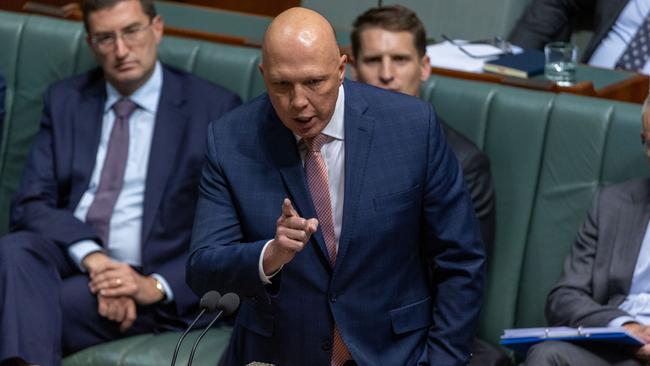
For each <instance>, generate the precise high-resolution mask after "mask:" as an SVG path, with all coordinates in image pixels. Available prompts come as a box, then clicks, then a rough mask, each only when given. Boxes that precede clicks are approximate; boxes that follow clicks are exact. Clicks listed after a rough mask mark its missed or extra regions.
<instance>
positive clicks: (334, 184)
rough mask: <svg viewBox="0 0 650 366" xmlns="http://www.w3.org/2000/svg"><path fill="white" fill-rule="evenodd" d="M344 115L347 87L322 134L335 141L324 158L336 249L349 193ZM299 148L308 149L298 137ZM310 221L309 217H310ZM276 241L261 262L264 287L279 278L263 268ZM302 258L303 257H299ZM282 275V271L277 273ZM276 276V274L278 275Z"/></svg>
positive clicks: (302, 155) (325, 148)
mask: <svg viewBox="0 0 650 366" xmlns="http://www.w3.org/2000/svg"><path fill="white" fill-rule="evenodd" d="M344 111H345V90H344V88H343V85H341V86H340V87H339V96H338V98H336V105H335V107H334V113H333V114H332V118H331V119H330V121H329V122H328V123H327V126H325V128H324V129H323V131H322V132H321V133H322V134H324V135H327V136H330V137H333V138H334V139H333V140H332V141H330V142H328V143H326V144H325V145H323V147H322V148H321V155H322V156H323V160H325V165H326V166H327V182H328V185H329V191H330V200H331V203H332V219H333V220H334V235H335V238H336V249H337V250H338V247H339V238H340V237H341V226H342V225H343V195H344V192H345V144H344V137H345V128H344V121H343V119H344V118H343V117H344V114H345V113H344ZM294 136H295V138H296V142H297V143H298V146H304V144H301V143H300V140H302V138H301V137H300V136H298V135H294ZM306 154H307V150H306V148H301V149H300V159H301V160H302V163H303V166H304V164H305V155H306ZM281 205H282V202H278V216H279V215H280V213H281V211H280V210H281V208H282V206H281ZM306 218H307V219H309V217H306ZM272 240H273V239H271V240H269V241H268V242H267V243H266V244H265V245H264V248H262V253H261V254H260V260H259V275H260V279H261V280H262V282H263V283H265V284H269V283H271V281H270V279H271V277H273V275H275V273H274V274H273V275H271V276H266V274H265V273H264V268H263V259H264V252H265V251H266V247H267V246H268V245H269V243H270V242H271V241H272ZM298 255H300V254H298ZM277 272H279V270H278V271H277ZM277 272H276V273H277Z"/></svg>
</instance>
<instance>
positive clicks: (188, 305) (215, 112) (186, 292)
mask: <svg viewBox="0 0 650 366" xmlns="http://www.w3.org/2000/svg"><path fill="white" fill-rule="evenodd" d="M208 92H209V93H210V94H209V95H212V94H214V95H218V96H219V97H218V98H217V99H213V101H212V104H211V105H210V106H211V115H210V118H211V119H218V118H219V117H221V116H222V115H224V114H225V113H226V112H228V111H230V110H232V109H234V108H236V107H238V106H240V105H241V99H240V98H239V96H237V95H236V94H231V93H227V94H225V93H221V94H217V93H214V92H213V91H212V90H209V91H208ZM226 98H227V99H226ZM206 103H207V102H206ZM184 244H185V245H188V242H187V241H185V242H184ZM188 256H189V250H188V249H187V247H186V250H185V252H184V255H182V256H178V257H175V258H170V259H169V260H168V261H166V262H165V263H162V264H161V265H160V266H159V267H158V268H155V269H154V271H155V272H156V273H158V274H159V275H160V276H162V277H163V278H164V279H165V281H167V283H168V285H169V286H170V287H171V289H172V292H173V294H174V301H173V304H174V305H175V306H176V313H177V314H187V313H191V312H192V311H193V310H194V309H196V297H195V296H194V295H193V294H192V290H191V288H190V287H189V286H188V282H187V281H186V279H185V266H186V263H187V259H188ZM204 292H205V291H203V292H197V294H199V295H201V294H203V293H204Z"/></svg>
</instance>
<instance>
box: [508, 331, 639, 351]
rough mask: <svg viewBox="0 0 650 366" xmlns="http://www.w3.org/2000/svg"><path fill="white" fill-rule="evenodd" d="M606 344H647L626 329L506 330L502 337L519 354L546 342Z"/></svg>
mask: <svg viewBox="0 0 650 366" xmlns="http://www.w3.org/2000/svg"><path fill="white" fill-rule="evenodd" d="M551 340H553V341H570V342H604V343H617V344H625V345H631V346H641V345H643V344H645V342H643V341H642V340H641V339H640V338H638V337H637V336H635V335H633V334H631V333H629V332H628V331H627V330H625V328H622V327H621V328H613V327H612V328H582V327H581V328H569V327H551V328H521V329H506V330H505V331H504V333H503V335H502V336H501V342H500V343H501V345H503V346H505V347H508V348H510V349H512V350H515V351H517V352H527V351H528V348H530V347H532V346H533V345H535V344H536V343H539V342H544V341H551Z"/></svg>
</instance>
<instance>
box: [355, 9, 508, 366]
mask: <svg viewBox="0 0 650 366" xmlns="http://www.w3.org/2000/svg"><path fill="white" fill-rule="evenodd" d="M425 39H426V33H425V30H424V25H423V24H422V22H421V21H420V19H419V18H418V17H417V15H416V14H415V13H414V12H413V11H411V10H410V9H408V8H405V7H403V6H400V5H393V6H385V7H378V8H372V9H369V10H367V11H366V12H364V13H363V14H361V15H360V16H359V17H357V19H356V20H355V22H354V28H353V31H352V55H353V58H352V62H351V63H352V66H353V74H354V75H356V77H357V79H358V80H359V81H363V82H365V83H368V84H371V85H374V86H377V87H380V88H384V89H390V90H393V91H397V92H401V93H405V94H409V95H413V96H419V94H420V83H421V82H422V81H425V80H427V78H428V77H429V75H430V74H431V66H430V63H429V57H428V56H427V55H426V50H425ZM441 125H442V128H443V130H444V132H445V136H446V137H447V142H448V143H449V146H450V147H451V149H452V150H453V151H454V153H455V154H456V156H457V157H458V160H459V162H460V164H461V166H462V168H463V176H464V178H465V183H466V185H467V188H468V189H469V191H470V195H471V197H472V203H473V206H474V212H475V213H476V217H477V218H478V220H479V223H480V225H481V237H482V238H483V242H484V243H485V246H486V253H487V255H488V257H489V255H490V254H491V252H492V248H493V244H494V226H495V207H494V205H495V198H494V188H493V186H492V175H491V174H490V163H489V160H488V158H487V156H486V155H485V154H484V153H483V152H482V151H481V150H479V149H478V148H477V147H476V145H474V143H473V142H472V141H470V140H469V139H468V138H467V137H465V136H463V135H462V134H460V133H459V132H458V131H456V130H454V129H453V128H451V127H450V126H449V125H447V124H446V123H444V121H442V120H441ZM472 352H473V353H474V356H473V357H472V361H471V365H484V366H486V365H509V364H510V360H509V358H508V357H507V356H506V355H505V354H504V353H503V352H501V351H499V350H498V349H496V348H495V347H494V346H492V345H490V344H488V343H486V342H484V341H482V340H479V339H475V342H474V347H473V349H472Z"/></svg>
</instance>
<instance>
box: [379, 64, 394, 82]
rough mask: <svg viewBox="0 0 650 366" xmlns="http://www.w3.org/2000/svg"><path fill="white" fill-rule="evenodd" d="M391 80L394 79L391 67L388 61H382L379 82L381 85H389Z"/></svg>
mask: <svg viewBox="0 0 650 366" xmlns="http://www.w3.org/2000/svg"><path fill="white" fill-rule="evenodd" d="M393 79H395V75H394V73H393V65H392V64H391V62H390V61H389V60H382V62H381V68H380V69H379V81H381V82H382V83H383V84H389V83H390V82H391V81H393Z"/></svg>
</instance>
